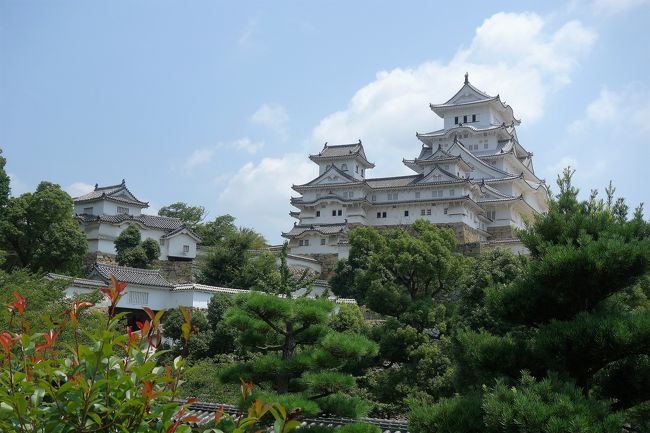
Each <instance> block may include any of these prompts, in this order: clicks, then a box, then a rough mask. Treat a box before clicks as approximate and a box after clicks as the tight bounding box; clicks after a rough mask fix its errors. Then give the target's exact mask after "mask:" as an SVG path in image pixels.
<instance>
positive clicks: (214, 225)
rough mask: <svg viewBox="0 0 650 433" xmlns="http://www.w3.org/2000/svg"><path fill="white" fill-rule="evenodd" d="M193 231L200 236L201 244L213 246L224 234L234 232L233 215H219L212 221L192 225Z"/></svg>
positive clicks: (217, 243) (235, 229) (219, 242)
mask: <svg viewBox="0 0 650 433" xmlns="http://www.w3.org/2000/svg"><path fill="white" fill-rule="evenodd" d="M194 231H195V232H196V234H197V235H199V237H200V238H201V244H202V245H205V246H209V247H214V246H217V245H219V244H221V242H222V241H223V240H224V239H225V238H226V236H228V235H230V234H232V233H236V232H237V227H236V226H235V217H233V216H232V215H228V214H226V215H221V216H218V217H216V218H215V219H214V220H213V221H208V222H206V223H203V224H198V225H196V226H194Z"/></svg>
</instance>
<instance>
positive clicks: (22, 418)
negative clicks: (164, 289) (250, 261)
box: [0, 278, 300, 433]
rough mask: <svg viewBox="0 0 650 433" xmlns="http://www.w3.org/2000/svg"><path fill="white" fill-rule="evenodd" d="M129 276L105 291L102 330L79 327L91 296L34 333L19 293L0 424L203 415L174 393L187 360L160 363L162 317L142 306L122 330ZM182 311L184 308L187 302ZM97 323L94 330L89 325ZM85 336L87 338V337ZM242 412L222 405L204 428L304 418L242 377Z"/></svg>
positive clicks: (4, 338)
mask: <svg viewBox="0 0 650 433" xmlns="http://www.w3.org/2000/svg"><path fill="white" fill-rule="evenodd" d="M125 288H126V284H124V283H120V282H118V281H116V280H115V279H114V278H113V279H112V284H111V286H110V287H108V288H104V289H101V292H102V293H103V294H104V295H105V296H106V297H107V298H108V301H109V304H110V306H109V308H108V311H109V315H108V317H106V316H104V317H103V319H104V320H103V321H102V323H103V325H102V327H101V328H100V329H98V330H90V329H87V330H82V329H81V328H80V321H79V319H80V315H81V314H83V311H84V310H85V309H87V308H89V307H92V306H93V304H92V303H90V302H85V301H74V302H72V304H71V305H70V307H69V309H68V310H67V311H66V312H65V314H64V315H63V317H62V319H63V321H62V322H61V323H59V324H58V325H57V327H56V328H53V329H50V330H49V331H48V332H44V333H41V332H37V333H31V332H30V329H31V323H30V322H29V318H30V317H31V315H30V314H29V313H28V312H29V308H28V306H29V305H30V301H29V300H28V299H27V298H24V297H23V296H21V295H20V294H18V293H16V294H15V295H14V300H13V301H12V302H10V303H9V305H8V307H9V309H10V310H11V311H12V314H13V315H14V318H15V319H16V321H17V322H19V323H20V331H19V332H17V333H14V332H9V331H3V332H1V333H0V346H1V347H0V350H1V351H0V363H1V367H0V384H2V386H0V430H1V431H11V432H20V433H27V432H35V433H46V432H47V433H49V432H56V433H73V432H75V433H91V432H100V431H101V432H106V433H118V432H119V433H123V432H133V433H135V432H142V433H150V432H154V431H155V432H163V431H164V432H166V433H174V432H176V433H181V432H183V433H189V432H190V431H192V428H191V427H190V425H189V424H190V423H196V422H197V421H198V418H197V417H195V416H192V415H186V412H187V409H188V406H189V402H188V403H187V404H180V403H178V401H177V396H178V385H179V384H180V383H182V380H181V374H182V372H183V370H184V365H185V361H184V360H183V359H182V358H181V357H178V358H176V359H174V360H173V362H172V363H171V365H168V366H166V368H165V367H161V366H157V358H158V357H159V356H160V354H161V352H160V351H157V350H156V348H157V347H158V345H159V343H160V340H161V334H160V329H159V325H160V317H161V315H162V314H164V311H160V312H158V313H156V314H154V313H153V311H151V310H150V309H145V312H146V313H147V315H148V316H149V318H148V319H147V320H145V321H144V323H143V322H139V323H138V328H139V330H140V332H137V333H136V332H132V330H131V329H130V328H127V330H126V333H123V332H120V331H118V328H119V327H120V324H121V320H120V319H121V318H122V317H123V316H124V315H123V314H122V315H115V314H114V313H115V308H116V305H117V303H118V302H119V300H120V298H121V296H122V295H123V294H124V289H125ZM183 313H185V311H184V310H183ZM183 316H184V319H185V322H184V324H183V327H182V328H183V338H184V339H185V341H186V342H187V339H188V338H189V334H190V332H189V330H190V329H191V328H192V323H191V320H190V315H189V314H183ZM66 327H68V328H69V329H70V331H71V332H72V334H73V338H72V341H71V342H70V344H66V345H63V346H61V345H59V344H58V340H59V338H60V335H61V331H62V330H63V329H64V328H66ZM185 330H188V332H185ZM89 331H95V332H89ZM84 338H85V339H87V340H89V341H88V343H85V342H84ZM241 389H242V397H241V400H240V401H241V406H240V410H241V413H242V414H244V415H242V416H239V417H237V418H236V419H234V418H233V417H231V416H229V415H224V414H223V412H221V411H217V412H216V413H215V415H214V418H215V420H216V421H217V422H218V424H217V425H216V426H215V425H214V421H213V422H212V424H213V426H212V427H218V430H216V429H210V430H205V432H204V433H208V432H211V433H215V432H221V433H224V432H225V433H252V432H257V431H263V430H267V429H272V431H273V432H274V433H289V432H291V431H292V430H294V429H295V428H296V427H298V426H299V425H300V422H299V421H298V420H297V419H295V416H293V415H289V414H287V411H286V410H285V409H284V407H283V406H282V405H280V404H277V403H271V404H266V403H264V402H262V401H260V400H253V399H252V395H251V393H252V385H251V384H248V383H242V386H241Z"/></svg>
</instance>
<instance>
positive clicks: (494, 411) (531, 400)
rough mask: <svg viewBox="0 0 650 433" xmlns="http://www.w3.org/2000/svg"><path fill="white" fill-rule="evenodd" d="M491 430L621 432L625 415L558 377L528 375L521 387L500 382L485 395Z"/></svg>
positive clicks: (488, 425) (484, 399)
mask: <svg viewBox="0 0 650 433" xmlns="http://www.w3.org/2000/svg"><path fill="white" fill-rule="evenodd" d="M482 407H483V412H484V415H483V421H484V423H485V426H486V428H485V429H484V430H483V431H487V432H495V433H496V432H522V433H524V432H553V433H554V432H557V433H565V432H566V433H578V432H580V433H583V432H584V433H600V432H602V433H605V432H607V433H620V432H621V430H622V429H621V427H622V424H623V416H622V414H620V413H612V412H611V410H610V408H609V405H608V404H607V402H606V401H599V400H594V399H590V398H588V397H585V395H584V394H583V393H582V391H581V390H580V388H578V387H576V386H574V385H573V384H571V383H570V382H566V381H564V380H561V379H558V378H557V377H555V376H551V377H549V378H545V379H543V380H542V381H540V382H537V381H535V379H533V378H532V377H531V376H530V375H528V374H524V375H523V376H522V378H521V381H520V382H519V384H518V385H517V386H514V387H509V386H507V385H506V384H504V383H503V382H498V383H497V384H496V386H495V387H494V388H493V389H491V390H490V391H489V392H487V393H486V395H485V396H484V398H483V404H482Z"/></svg>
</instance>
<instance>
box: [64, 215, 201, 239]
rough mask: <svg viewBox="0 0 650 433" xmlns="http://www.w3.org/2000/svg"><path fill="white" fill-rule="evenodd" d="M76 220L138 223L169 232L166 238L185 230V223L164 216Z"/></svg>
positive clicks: (114, 216) (107, 217)
mask: <svg viewBox="0 0 650 433" xmlns="http://www.w3.org/2000/svg"><path fill="white" fill-rule="evenodd" d="M77 218H79V219H80V220H81V221H83V222H85V223H92V222H104V223H108V224H116V225H118V224H122V223H124V222H134V223H138V224H140V225H142V226H144V227H147V228H151V229H158V230H163V231H169V233H167V236H171V235H172V232H176V231H177V230H178V231H180V230H182V229H184V228H187V227H186V226H185V223H184V222H183V221H182V220H180V219H178V218H172V217H165V216H159V215H145V214H142V215H129V214H118V215H86V214H81V215H77ZM187 230H188V231H189V232H190V233H192V235H193V236H194V237H197V238H198V236H196V234H194V233H193V232H191V230H189V229H187Z"/></svg>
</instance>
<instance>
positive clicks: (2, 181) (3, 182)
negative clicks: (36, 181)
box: [0, 149, 11, 218]
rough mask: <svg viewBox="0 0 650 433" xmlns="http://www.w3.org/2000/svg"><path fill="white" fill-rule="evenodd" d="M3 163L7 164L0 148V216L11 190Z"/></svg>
mask: <svg viewBox="0 0 650 433" xmlns="http://www.w3.org/2000/svg"><path fill="white" fill-rule="evenodd" d="M5 165H7V159H6V158H5V157H4V156H2V149H0V218H2V216H3V214H4V212H5V210H6V208H7V205H8V204H9V193H10V192H11V188H10V186H9V175H8V174H7V172H6V171H5Z"/></svg>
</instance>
